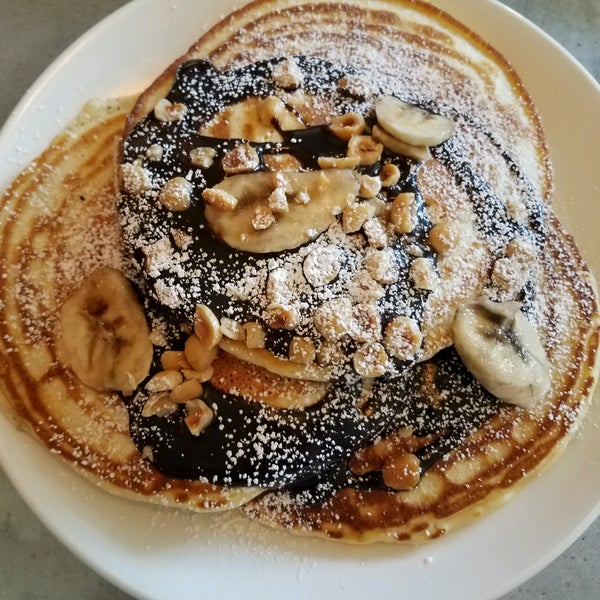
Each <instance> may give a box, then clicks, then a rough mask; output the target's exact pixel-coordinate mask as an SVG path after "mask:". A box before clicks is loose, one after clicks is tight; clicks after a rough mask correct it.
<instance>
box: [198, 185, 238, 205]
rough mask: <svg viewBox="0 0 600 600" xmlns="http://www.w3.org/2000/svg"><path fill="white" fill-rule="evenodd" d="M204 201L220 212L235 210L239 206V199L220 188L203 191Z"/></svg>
mask: <svg viewBox="0 0 600 600" xmlns="http://www.w3.org/2000/svg"><path fill="white" fill-rule="evenodd" d="M202 199H203V200H204V202H206V204H208V205H209V206H214V207H215V208H218V209H219V210H233V209H234V208H235V207H236V206H237V203H238V201H237V198H236V197H235V196H233V195H232V194H230V193H229V192H226V191H225V190H221V189H218V188H206V189H205V190H202Z"/></svg>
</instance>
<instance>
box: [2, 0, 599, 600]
mask: <svg viewBox="0 0 600 600" xmlns="http://www.w3.org/2000/svg"><path fill="white" fill-rule="evenodd" d="M438 3H439V4H440V6H442V7H443V8H445V9H446V10H447V11H448V12H450V13H451V14H453V15H454V16H456V17H457V18H459V19H460V20H462V21H463V22H464V23H466V24H467V25H469V26H470V27H471V28H472V29H474V30H475V31H476V32H478V33H479V34H480V35H481V36H482V37H483V38H484V39H486V40H488V41H489V42H491V43H492V44H493V45H494V46H495V47H496V48H498V49H499V50H500V51H501V52H503V53H504V54H505V56H506V57H507V58H508V59H509V60H511V62H513V64H514V65H515V67H516V68H517V70H518V71H519V73H520V74H521V75H522V77H523V79H524V80H525V82H526V84H527V87H528V88H529V90H530V92H531V93H532V95H533V96H534V99H535V101H536V102H537V104H538V107H539V109H540V112H541V114H542V117H543V119H544V122H545V125H546V129H547V134H548V139H549V142H550V145H551V151H552V155H553V159H554V162H555V165H556V181H557V197H558V203H559V212H560V213H561V214H562V215H563V218H564V219H565V221H566V223H567V224H568V226H569V227H570V228H571V231H572V232H573V233H574V234H575V237H576V239H577V240H578V241H579V243H580V245H581V246H582V249H583V252H584V255H585V256H586V258H587V259H588V260H589V262H590V263H591V265H592V268H593V270H595V272H596V273H599V274H600V239H599V238H598V237H597V235H596V232H595V228H596V223H595V219H594V218H590V216H589V213H588V211H589V207H590V206H592V205H593V202H594V199H595V200H596V201H598V200H600V197H599V195H600V169H598V164H600V156H599V146H598V144H597V140H598V139H600V121H599V120H598V119H597V109H598V103H599V101H600V88H599V87H598V85H597V84H596V83H595V82H594V81H593V80H592V79H591V78H590V77H589V76H588V75H587V74H586V73H585V72H584V71H583V70H582V69H581V67H579V66H578V64H577V63H576V62H575V61H574V60H573V59H572V58H570V57H569V56H568V55H567V54H566V53H565V52H564V51H563V50H561V48H560V47H559V46H558V45H556V44H555V43H554V42H553V41H552V40H550V39H549V38H548V37H547V36H545V35H544V34H543V33H541V32H540V31H539V30H537V29H535V28H534V27H532V26H531V24H529V23H528V22H526V21H524V20H523V19H521V18H520V17H518V16H517V15H516V14H515V13H513V12H511V11H509V10H507V9H506V8H504V7H502V6H500V5H498V4H496V3H494V2H493V1H492V0H480V1H479V2H473V1H472V0H439V2H438ZM232 7H233V2H232V0H221V1H220V2H219V3H215V2H210V1H208V0H180V1H179V2H178V3H177V4H176V5H174V4H172V3H170V2H165V1H164V0H137V1H136V2H133V3H132V4H129V5H127V6H125V7H124V8H123V9H121V10H119V11H118V12H116V13H115V14H113V15H112V16H111V17H109V18H108V19H106V20H105V21H103V22H102V23H100V24H99V25H98V26H96V27H95V28H93V29H92V30H91V31H90V32H88V33H87V34H86V35H85V36H83V37H82V38H81V39H80V40H79V41H78V42H76V43H75V44H74V45H73V46H72V47H71V48H70V49H69V50H67V51H66V52H65V53H64V54H63V55H62V56H61V57H60V58H59V59H58V60H57V61H56V62H55V63H54V64H53V65H52V66H51V67H50V68H49V69H48V70H47V71H46V73H45V74H44V75H43V76H42V77H41V78H40V79H39V80H38V82H37V83H36V84H35V85H34V86H33V88H32V89H31V90H30V91H29V92H28V94H27V95H26V96H25V98H24V99H23V100H22V102H21V103H20V104H19V105H18V107H17V108H16V110H15V112H14V113H13V115H12V117H11V118H10V119H9V121H8V123H7V124H6V126H5V128H4V129H3V131H2V133H1V134H0V189H2V188H4V187H5V186H6V185H7V184H8V182H9V180H10V179H11V178H12V177H13V176H14V175H15V174H16V173H17V172H18V171H19V170H20V169H21V168H22V167H23V166H24V165H25V164H27V163H28V162H29V160H30V159H31V158H33V157H34V156H35V155H36V154H37V153H38V152H39V151H41V150H42V149H43V147H44V146H45V145H46V144H47V143H48V141H49V140H50V139H51V137H52V136H53V135H54V134H55V133H57V132H58V130H59V129H60V128H61V127H62V126H63V125H64V124H66V123H67V122H68V120H69V119H71V118H72V117H73V116H74V115H75V114H76V113H77V111H78V109H79V108H80V106H81V105H82V104H83V102H84V101H85V100H86V99H88V98H91V97H93V96H105V95H118V94H123V93H127V92H135V91H137V90H140V89H141V88H142V87H143V85H144V84H145V83H147V82H149V81H150V80H151V79H152V78H153V76H155V75H156V74H157V73H159V72H160V71H161V70H162V69H163V68H164V67H165V66H166V65H167V64H169V63H170V62H171V60H173V59H174V58H176V57H177V56H178V55H180V54H181V53H182V52H183V51H184V50H186V49H187V47H188V46H189V45H190V44H191V43H192V42H193V41H194V40H195V39H196V38H197V37H198V36H199V34H200V33H202V31H203V30H204V28H205V27H206V26H208V25H210V24H212V23H214V22H215V21H216V20H218V19H219V18H221V16H222V15H223V14H225V13H226V12H228V11H229V10H231V8H232ZM557 81H558V82H560V86H558V87H556V85H555V82H557ZM24 123H26V124H27V126H26V127H23V124H24ZM599 422H600V406H598V405H596V406H595V407H594V409H593V410H592V413H591V414H590V417H589V419H588V421H587V422H586V424H585V427H584V428H583V431H582V432H581V434H580V435H578V436H577V438H576V439H575V440H574V441H573V443H572V444H571V445H570V446H569V448H568V450H567V452H566V453H565V455H564V456H563V457H562V458H561V460H560V461H559V463H558V464H557V465H556V466H555V467H553V468H552V469H551V470H550V471H549V472H548V473H546V474H545V475H544V476H543V477H541V478H539V479H537V480H536V481H533V482H531V483H530V485H528V486H527V487H526V488H525V489H524V490H523V491H522V492H521V493H519V494H518V495H517V497H516V498H515V499H514V500H513V501H512V502H511V503H509V504H508V505H507V506H505V507H503V508H501V509H500V510H498V511H497V512H495V513H493V514H492V515H490V516H488V517H486V518H485V519H483V520H481V521H480V522H478V523H475V524H473V525H471V526H469V527H467V528H465V529H463V530H462V531H459V532H458V533H455V534H451V535H449V536H447V537H446V538H445V539H440V540H436V541H434V542H431V543H430V544H428V545H425V546H422V547H418V548H406V547H396V546H394V547H392V546H381V545H377V546H370V547H356V546H345V545H339V544H333V543H328V542H324V541H318V540H317V541H316V540H310V539H299V538H296V537H293V536H291V535H288V534H284V533H280V532H272V531H270V530H267V529H264V528H262V527H260V526H258V525H256V524H254V523H249V522H247V521H245V520H244V519H242V518H240V517H235V516H231V515H208V516H204V515H202V516H198V515H189V514H183V513H181V512H177V511H173V510H162V509H157V508H155V507H151V506H147V505H143V504H137V503H134V502H130V501H126V500H122V499H120V498H116V497H113V496H110V495H108V494H106V493H104V492H102V491H100V490H98V489H96V488H95V487H93V486H91V485H90V484H88V483H87V482H86V481H84V480H82V479H81V478H80V477H78V476H76V475H75V474H73V473H72V472H71V471H70V470H69V469H68V468H67V467H65V466H64V465H63V464H62V463H60V462H59V461H57V460H56V459H55V458H54V457H53V456H51V455H50V454H49V453H47V452H46V451H45V450H44V449H43V448H41V447H40V446H39V445H38V444H37V443H35V442H34V441H33V440H30V439H29V438H28V437H26V436H25V435H24V434H22V433H19V432H17V431H15V430H14V429H13V427H12V426H11V425H10V424H9V423H8V422H7V421H6V420H5V419H3V418H0V461H1V463H2V465H3V467H4V469H5V470H6V472H7V473H8V475H9V477H10V478H11V480H12V481H13V483H14V485H15V486H16V487H17V489H18V490H19V492H20V493H21V495H22V496H23V498H24V499H25V501H26V502H27V503H28V504H29V505H30V507H31V508H32V509H33V510H34V511H35V512H36V513H37V515H38V516H39V517H40V518H41V519H42V520H43V521H44V522H45V523H46V525H48V527H49V528H50V529H51V530H52V531H53V532H54V533H55V534H56V535H57V537H59V538H60V539H61V540H62V541H63V542H64V543H65V544H66V545H67V546H68V547H69V548H70V549H71V550H72V551H74V552H75V553H76V554H77V555H78V556H79V557H81V558H82V559H83V560H85V561H86V562H87V563H88V564H89V565H91V566H92V567H93V568H94V569H96V570H97V571H98V572H100V573H101V574H102V575H104V576H105V577H106V578H107V579H109V580H111V581H112V582H113V583H115V584H116V585H117V586H119V587H121V588H123V589H124V590H126V591H128V592H129V593H131V594H132V595H135V596H138V597H140V598H144V599H153V600H167V599H172V598H178V599H180V600H186V599H190V600H191V599H192V598H194V599H196V598H198V597H206V598H210V597H214V596H215V595H216V596H218V597H244V598H251V597H260V598H261V599H262V600H268V599H269V598H274V599H275V598H277V599H279V598H282V597H286V598H299V597H307V598H310V597H313V598H325V597H332V598H335V597H344V598H358V597H368V596H374V595H377V597H378V598H388V597H389V598H391V597H395V598H398V597H402V598H404V599H406V600H410V599H413V598H415V599H416V598H418V599H420V600H421V599H423V598H444V599H445V600H453V599H458V598H460V599H461V600H468V599H484V598H494V597H497V596H499V595H501V594H503V593H505V592H508V591H509V590H510V589H512V588H514V587H515V586H517V585H519V584H520V583H522V582H523V581H524V580H526V579H527V578H529V577H531V576H532V575H534V574H535V573H536V572H537V571H539V570H540V569H541V568H543V567H544V566H545V565H547V564H548V563H549V562H550V561H551V560H552V559H554V558H555V557H556V556H558V555H559V554H560V553H561V552H563V551H564V550H565V549H566V548H567V546H568V545H570V544H571V543H572V542H573V541H574V540H575V539H577V537H579V535H581V533H582V532H583V531H584V529H585V528H586V527H587V526H588V525H589V524H590V523H591V522H592V521H593V519H594V518H595V517H596V516H597V515H598V514H599V512H600V505H599V502H600V492H599V490H600V468H598V467H599V466H600V465H599V464H598V463H599V462H600V436H598V435H597V430H596V429H595V428H596V427H597V424H598V423H599ZM41 490H43V493H42V494H40V491H41ZM524 531H527V535H522V533H523V532H524Z"/></svg>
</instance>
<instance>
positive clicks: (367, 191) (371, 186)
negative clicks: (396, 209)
mask: <svg viewBox="0 0 600 600" xmlns="http://www.w3.org/2000/svg"><path fill="white" fill-rule="evenodd" d="M380 190H381V181H380V180H379V178H378V177H371V175H361V177H360V187H359V188H358V195H359V196H360V197H361V198H374V197H375V196H377V194H378V193H379V191H380Z"/></svg>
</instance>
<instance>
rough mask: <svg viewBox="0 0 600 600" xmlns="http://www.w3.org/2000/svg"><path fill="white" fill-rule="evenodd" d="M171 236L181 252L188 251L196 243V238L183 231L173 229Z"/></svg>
mask: <svg viewBox="0 0 600 600" xmlns="http://www.w3.org/2000/svg"><path fill="white" fill-rule="evenodd" d="M171 236H172V237H173V241H174V242H175V245H176V246H177V247H178V248H180V249H181V250H187V249H188V248H189V247H190V245H191V244H192V242H193V241H194V238H193V237H192V236H191V235H190V234H189V233H187V232H186V231H183V230H182V229H171Z"/></svg>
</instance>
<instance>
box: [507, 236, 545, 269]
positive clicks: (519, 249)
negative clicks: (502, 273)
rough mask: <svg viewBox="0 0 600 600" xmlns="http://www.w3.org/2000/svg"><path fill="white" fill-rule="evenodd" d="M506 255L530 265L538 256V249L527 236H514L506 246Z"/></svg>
mask: <svg viewBox="0 0 600 600" xmlns="http://www.w3.org/2000/svg"><path fill="white" fill-rule="evenodd" d="M506 256H507V257H508V258H511V259H513V260H516V261H518V262H520V263H522V264H524V265H530V264H532V263H533V262H534V261H535V259H536V257H537V249H536V247H535V244H533V242H530V241H529V240H527V239H525V238H522V237H518V238H513V239H512V240H511V241H510V242H509V244H508V246H507V247H506Z"/></svg>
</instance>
